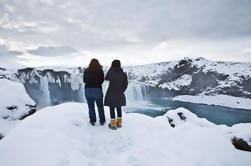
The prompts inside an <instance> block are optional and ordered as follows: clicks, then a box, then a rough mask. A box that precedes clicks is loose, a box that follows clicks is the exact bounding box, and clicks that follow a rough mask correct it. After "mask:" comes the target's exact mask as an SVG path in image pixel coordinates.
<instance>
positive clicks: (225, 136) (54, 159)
mask: <svg viewBox="0 0 251 166" xmlns="http://www.w3.org/2000/svg"><path fill="white" fill-rule="evenodd" d="M105 112H106V117H107V119H108V117H109V115H108V109H106V110H105ZM178 113H182V115H183V117H186V121H184V120H181V119H180V117H179V116H178ZM168 118H172V119H173V122H172V123H173V124H175V127H174V128H173V127H171V126H170V124H169V122H168ZM123 124H124V125H123V128H121V129H119V130H116V131H113V130H110V129H109V128H108V127H106V126H99V125H96V126H94V127H92V126H90V125H89V123H88V107H87V105H86V104H81V103H65V104H61V105H57V106H52V107H47V108H44V109H42V110H40V111H39V112H37V113H35V114H34V115H32V116H29V117H28V118H26V119H24V120H23V121H22V122H20V123H19V124H18V125H17V126H16V127H15V128H14V129H13V130H11V132H10V133H9V134H8V135H7V136H6V137H5V138H4V139H3V140H2V141H1V142H0V154H1V155H0V161H1V165H2V164H3V165H4V166H17V165H23V166H34V165H36V166H45V165H46V166H64V165H67V166H79V165H95V166H106V165H107V166H113V165H114V166H129V165H131V166H132V165H140V166H155V165H172V166H174V165H177V166H180V165H185V166H195V165H203V166H207V165H208V166H212V165H214V166H220V165H227V166H249V165H250V163H251V154H250V152H245V151H240V150H237V149H235V148H234V146H233V145H232V144H231V139H232V137H233V136H236V135H238V136H241V137H242V138H243V139H245V140H247V141H248V139H250V137H251V133H250V128H251V124H237V125H234V126H233V127H226V126H217V125H214V124H212V123H210V122H208V121H207V120H205V119H200V118H198V117H196V116H195V115H194V114H192V113H191V112H189V111H188V110H186V109H183V108H179V109H177V110H172V111H169V112H168V113H167V114H165V115H164V116H161V117H157V118H151V117H149V116H145V115H141V114H125V113H124V122H123Z"/></svg>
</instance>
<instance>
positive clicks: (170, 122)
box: [167, 116, 175, 128]
mask: <svg viewBox="0 0 251 166" xmlns="http://www.w3.org/2000/svg"><path fill="white" fill-rule="evenodd" d="M167 119H168V122H169V124H170V126H171V127H173V128H174V127H175V124H173V119H172V118H169V117H168V116H167Z"/></svg>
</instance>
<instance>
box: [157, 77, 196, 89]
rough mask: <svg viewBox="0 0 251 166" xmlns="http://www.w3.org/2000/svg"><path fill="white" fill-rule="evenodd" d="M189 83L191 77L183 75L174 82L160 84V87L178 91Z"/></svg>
mask: <svg viewBox="0 0 251 166" xmlns="http://www.w3.org/2000/svg"><path fill="white" fill-rule="evenodd" d="M191 82H192V76H191V75H189V74H184V75H182V76H181V77H179V78H178V79H176V80H174V81H171V82H166V83H163V84H161V85H160V87H161V88H163V89H169V90H172V89H174V90H180V89H181V88H182V87H184V86H188V85H190V84H191Z"/></svg>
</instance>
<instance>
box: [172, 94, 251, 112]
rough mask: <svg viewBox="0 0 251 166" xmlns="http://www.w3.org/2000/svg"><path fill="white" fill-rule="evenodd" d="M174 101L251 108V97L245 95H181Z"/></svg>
mask: <svg viewBox="0 0 251 166" xmlns="http://www.w3.org/2000/svg"><path fill="white" fill-rule="evenodd" d="M173 100H174V101H184V102H190V103H197V104H207V105H219V106H224V107H231V108H239V109H251V99H248V98H243V97H234V96H228V95H215V96H206V95H198V96H191V95H181V96H176V97H174V98H173Z"/></svg>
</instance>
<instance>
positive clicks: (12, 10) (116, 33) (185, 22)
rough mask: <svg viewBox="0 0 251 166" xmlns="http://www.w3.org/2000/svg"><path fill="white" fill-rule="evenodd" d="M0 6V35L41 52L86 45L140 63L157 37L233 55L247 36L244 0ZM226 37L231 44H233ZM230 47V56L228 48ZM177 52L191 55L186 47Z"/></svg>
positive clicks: (248, 4)
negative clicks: (233, 49)
mask: <svg viewBox="0 0 251 166" xmlns="http://www.w3.org/2000/svg"><path fill="white" fill-rule="evenodd" d="M0 11H1V15H0V39H1V38H2V39H3V40H6V41H8V42H9V43H11V44H12V45H14V44H13V43H23V44H22V45H23V46H24V48H20V50H16V51H20V52H23V51H24V50H26V51H27V52H28V53H31V54H35V55H40V56H45V57H53V56H61V55H64V57H66V56H68V55H69V56H71V55H72V53H74V54H75V53H78V55H79V56H83V55H82V54H81V52H83V51H87V52H92V53H93V54H94V55H96V56H98V57H101V58H104V59H105V58H106V57H102V56H108V57H117V58H122V59H125V60H128V63H129V62H130V64H132V63H133V62H134V59H135V63H138V62H139V63H142V62H144V61H141V60H139V59H140V58H141V59H142V57H143V59H145V58H144V57H146V56H148V54H149V52H154V51H155V53H156V47H157V46H159V45H160V44H161V43H162V44H163V43H166V42H167V43H177V42H176V41H185V43H190V44H189V47H191V48H193V49H194V50H195V51H194V53H195V54H198V56H201V54H207V55H208V54H210V53H211V52H214V49H216V50H219V48H221V47H222V48H223V47H224V48H223V49H222V50H221V51H220V53H221V54H222V55H219V58H222V59H226V58H225V57H227V56H228V57H229V59H230V60H235V59H236V56H239V57H241V56H240V55H242V52H243V51H242V50H245V49H246V47H247V46H246V44H245V45H244V44H242V43H246V40H250V39H251V28H250V27H251V15H250V11H251V1H250V0H241V1H237V0H220V1H219V0H210V1H208V0H179V1H175V0H137V1H135V0H126V1H124V0H102V1H97V0H74V1H67V0H33V1H16V0H2V1H1V2H0ZM195 40H196V41H197V42H194V43H192V42H193V41H195ZM229 41H235V42H229ZM226 42H227V43H234V44H237V45H238V49H237V47H235V45H231V44H227V45H224V43H226ZM198 43H202V44H205V45H200V46H201V48H210V49H206V51H208V52H207V53H205V52H200V51H205V50H202V49H197V48H198V47H197V46H196V45H198ZM208 43H210V45H211V46H210V47H207V44H208ZM214 43H217V45H216V44H214ZM30 45H31V46H32V48H26V47H25V46H30ZM34 46H36V47H34ZM41 46H43V47H41ZM56 46H62V47H56ZM182 46H183V45H182V44H180V45H179V44H177V45H176V46H175V50H182V49H183V48H182ZM232 47H235V48H236V50H235V53H236V55H235V57H231V55H233V54H229V52H230V51H231V48H232ZM15 48H17V47H15ZM164 50H166V49H164ZM196 50H197V51H196ZM238 50H240V51H239V52H238ZM164 52H165V51H163V52H161V53H160V51H158V53H159V54H161V55H163V54H164ZM168 52H171V53H172V52H175V51H168ZM175 53H176V52H175ZM183 54H184V56H191V55H189V51H188V52H184V51H183V52H182V55H183ZM124 56H126V57H124ZM168 56H172V59H174V58H177V56H176V55H168ZM195 56H197V55H195ZM148 57H149V58H151V59H149V61H154V62H155V61H163V60H165V58H163V57H159V56H155V55H153V54H152V55H151V56H148ZM209 59H210V57H209ZM211 59H213V57H212V58H211ZM242 60H243V61H245V60H247V58H244V57H243V58H242ZM29 62H30V63H32V62H31V61H29Z"/></svg>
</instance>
